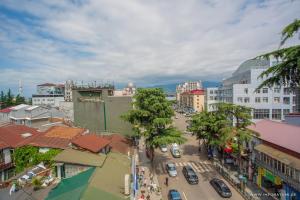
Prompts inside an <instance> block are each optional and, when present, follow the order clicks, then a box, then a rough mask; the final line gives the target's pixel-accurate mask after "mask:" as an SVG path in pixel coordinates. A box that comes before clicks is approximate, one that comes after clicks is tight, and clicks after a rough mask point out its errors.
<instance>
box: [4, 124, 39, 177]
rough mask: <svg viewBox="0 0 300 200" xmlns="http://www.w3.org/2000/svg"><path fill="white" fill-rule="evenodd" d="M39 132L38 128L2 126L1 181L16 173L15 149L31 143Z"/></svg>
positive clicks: (13, 125) (12, 125)
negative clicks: (13, 155)
mask: <svg viewBox="0 0 300 200" xmlns="http://www.w3.org/2000/svg"><path fill="white" fill-rule="evenodd" d="M38 134H39V132H38V131H37V130H36V129H33V128H30V127H27V126H24V125H15V124H8V125H4V126H1V127H0V182H3V181H5V180H7V179H9V178H11V177H12V176H14V175H15V166H14V163H13V160H12V154H13V152H14V149H15V148H17V147H21V146H24V145H27V144H29V143H30V142H31V141H32V140H33V139H34V138H35V137H36V136H38Z"/></svg>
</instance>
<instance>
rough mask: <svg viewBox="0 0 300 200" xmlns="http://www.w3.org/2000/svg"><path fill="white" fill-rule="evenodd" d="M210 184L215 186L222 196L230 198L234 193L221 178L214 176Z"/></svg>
mask: <svg viewBox="0 0 300 200" xmlns="http://www.w3.org/2000/svg"><path fill="white" fill-rule="evenodd" d="M210 184H211V185H212V186H213V188H215V190H216V191H217V192H218V193H219V195H220V196H221V197H224V198H230V197H231V196H232V193H231V191H230V189H229V187H228V186H227V185H226V184H225V183H224V181H222V180H221V179H217V178H214V179H212V180H211V181H210Z"/></svg>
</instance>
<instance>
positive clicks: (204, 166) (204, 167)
mask: <svg viewBox="0 0 300 200" xmlns="http://www.w3.org/2000/svg"><path fill="white" fill-rule="evenodd" d="M201 165H202V167H203V169H204V171H206V172H208V171H209V170H208V168H207V166H206V164H201Z"/></svg>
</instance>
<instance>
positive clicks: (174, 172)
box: [166, 163, 177, 177]
mask: <svg viewBox="0 0 300 200" xmlns="http://www.w3.org/2000/svg"><path fill="white" fill-rule="evenodd" d="M166 168H167V172H168V174H169V175H170V176H172V177H174V176H177V170H176V165H175V164H174V163H168V164H167V165H166Z"/></svg>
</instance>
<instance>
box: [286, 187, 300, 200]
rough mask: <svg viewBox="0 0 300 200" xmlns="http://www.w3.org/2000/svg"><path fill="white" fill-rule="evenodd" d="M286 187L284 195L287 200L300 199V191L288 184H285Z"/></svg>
mask: <svg viewBox="0 0 300 200" xmlns="http://www.w3.org/2000/svg"><path fill="white" fill-rule="evenodd" d="M283 188H284V192H285V194H284V196H285V198H284V199H285V200H297V199H300V192H299V191H297V190H296V189H295V188H293V187H291V186H289V185H288V184H284V185H283Z"/></svg>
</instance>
